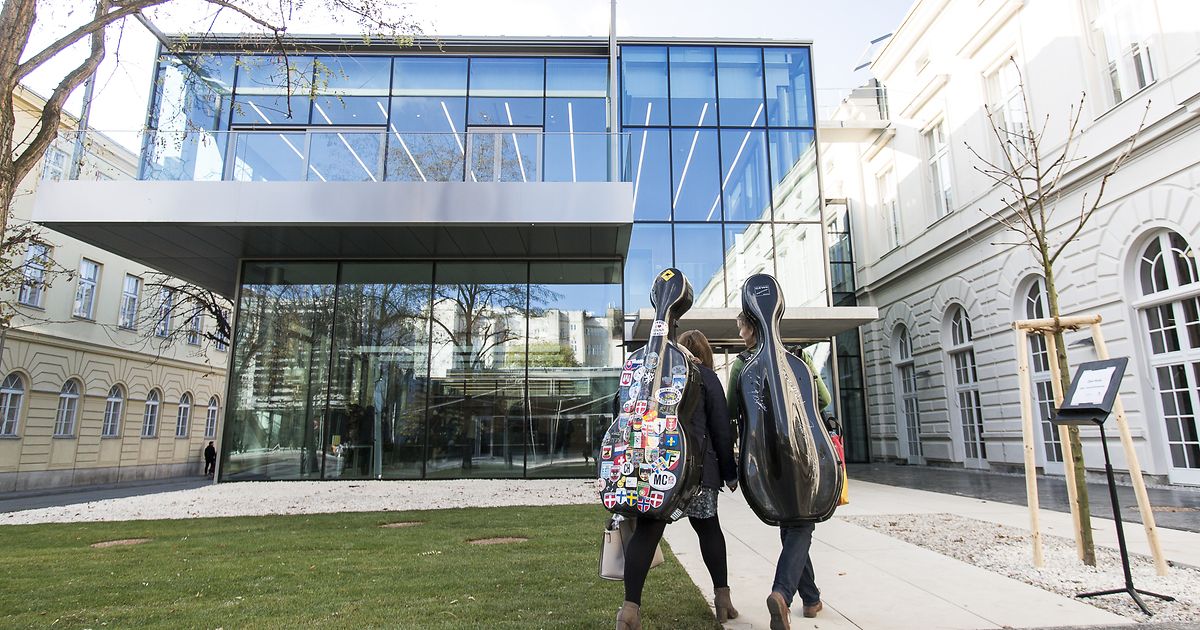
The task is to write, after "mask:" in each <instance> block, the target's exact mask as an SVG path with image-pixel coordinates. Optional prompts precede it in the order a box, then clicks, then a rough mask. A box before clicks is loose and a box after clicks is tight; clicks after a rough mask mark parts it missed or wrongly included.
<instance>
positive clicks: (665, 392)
mask: <svg viewBox="0 0 1200 630" xmlns="http://www.w3.org/2000/svg"><path fill="white" fill-rule="evenodd" d="M654 399H655V400H657V401H658V404H660V405H678V404H679V390H677V389H675V388H673V387H664V388H662V389H660V390H658V391H657V392H654Z"/></svg>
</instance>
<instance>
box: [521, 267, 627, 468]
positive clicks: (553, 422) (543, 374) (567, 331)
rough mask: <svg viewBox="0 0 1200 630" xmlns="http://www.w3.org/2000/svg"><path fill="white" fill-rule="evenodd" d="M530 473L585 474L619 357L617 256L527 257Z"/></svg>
mask: <svg viewBox="0 0 1200 630" xmlns="http://www.w3.org/2000/svg"><path fill="white" fill-rule="evenodd" d="M529 291H530V295H529V298H530V312H529V404H528V407H529V415H530V417H529V423H530V424H529V429H528V434H529V439H530V442H529V446H528V448H529V451H528V452H529V456H528V463H527V475H528V476H530V477H566V476H575V477H586V476H591V475H593V474H594V473H595V468H596V458H597V455H598V453H597V451H598V450H599V445H600V439H601V438H602V437H603V433H604V431H605V430H606V429H607V428H608V425H609V423H611V422H612V395H613V392H615V391H616V389H617V385H618V381H619V379H620V369H621V365H622V363H623V361H624V349H623V347H622V327H623V321H624V318H623V316H622V312H621V265H620V263H619V262H616V261H614V262H559V263H554V262H547V263H540V262H535V263H532V264H531V265H530V288H529Z"/></svg>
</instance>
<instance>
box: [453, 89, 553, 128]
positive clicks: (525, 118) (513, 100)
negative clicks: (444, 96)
mask: <svg viewBox="0 0 1200 630" xmlns="http://www.w3.org/2000/svg"><path fill="white" fill-rule="evenodd" d="M468 103H469V105H468V107H470V111H468V112H467V114H468V116H467V120H468V122H470V124H472V125H486V126H489V127H496V126H523V125H528V126H534V127H540V126H541V125H542V99H541V98H519V97H515V96H505V97H483V96H474V95H472V96H471V98H470V99H469V100H468Z"/></svg>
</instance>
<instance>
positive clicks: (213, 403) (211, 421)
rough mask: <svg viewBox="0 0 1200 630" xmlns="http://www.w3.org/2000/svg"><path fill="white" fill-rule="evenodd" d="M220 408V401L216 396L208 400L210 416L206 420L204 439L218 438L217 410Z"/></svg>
mask: <svg viewBox="0 0 1200 630" xmlns="http://www.w3.org/2000/svg"><path fill="white" fill-rule="evenodd" d="M220 407H221V404H220V401H219V400H217V397H216V396H213V397H212V398H209V399H208V415H207V416H205V418H204V437H206V438H211V437H216V436H217V410H218V409H220Z"/></svg>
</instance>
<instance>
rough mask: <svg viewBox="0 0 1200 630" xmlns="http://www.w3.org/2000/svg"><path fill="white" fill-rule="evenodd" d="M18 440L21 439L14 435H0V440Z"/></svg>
mask: <svg viewBox="0 0 1200 630" xmlns="http://www.w3.org/2000/svg"><path fill="white" fill-rule="evenodd" d="M19 439H21V436H19V435H17V434H15V433H14V434H11V435H10V434H4V435H0V440H19Z"/></svg>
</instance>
